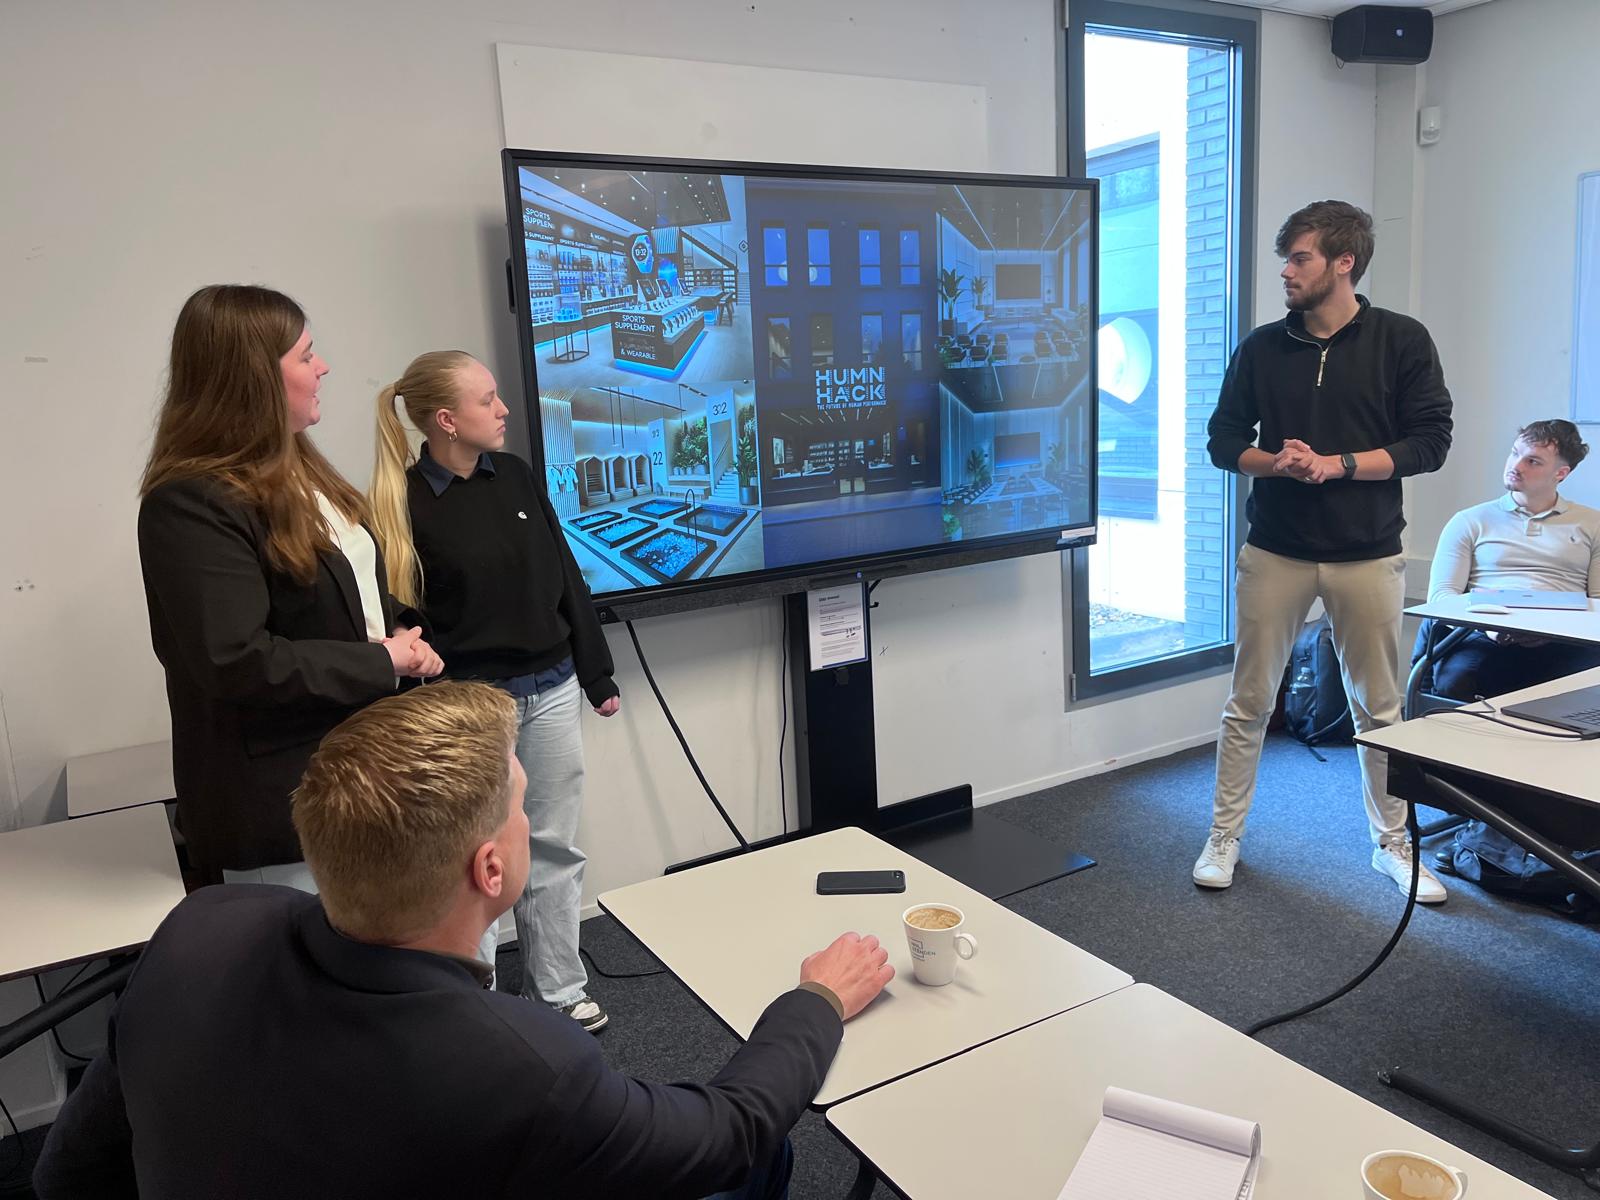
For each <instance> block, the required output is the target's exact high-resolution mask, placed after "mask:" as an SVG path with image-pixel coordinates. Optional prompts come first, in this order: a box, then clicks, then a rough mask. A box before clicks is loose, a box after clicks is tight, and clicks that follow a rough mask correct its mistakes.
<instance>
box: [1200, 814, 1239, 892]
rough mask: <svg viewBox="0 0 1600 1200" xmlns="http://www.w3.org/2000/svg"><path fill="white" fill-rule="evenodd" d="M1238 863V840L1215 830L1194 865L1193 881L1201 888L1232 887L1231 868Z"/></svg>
mask: <svg viewBox="0 0 1600 1200" xmlns="http://www.w3.org/2000/svg"><path fill="white" fill-rule="evenodd" d="M1238 861H1239V839H1238V838H1236V837H1229V836H1228V835H1227V834H1225V833H1218V832H1217V831H1216V830H1215V829H1213V830H1212V831H1211V836H1210V837H1208V838H1207V839H1206V848H1205V849H1204V850H1202V851H1200V857H1199V858H1197V859H1195V863H1194V881H1195V882H1196V883H1198V884H1199V885H1200V886H1201V887H1207V888H1225V887H1232V886H1233V867H1234V864H1235V863H1237V862H1238Z"/></svg>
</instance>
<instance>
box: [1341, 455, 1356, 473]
mask: <svg viewBox="0 0 1600 1200" xmlns="http://www.w3.org/2000/svg"><path fill="white" fill-rule="evenodd" d="M1339 461H1340V462H1342V463H1343V464H1344V477H1345V478H1346V479H1354V478H1355V476H1356V456H1355V455H1354V454H1341V455H1339Z"/></svg>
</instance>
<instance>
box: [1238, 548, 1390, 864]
mask: <svg viewBox="0 0 1600 1200" xmlns="http://www.w3.org/2000/svg"><path fill="white" fill-rule="evenodd" d="M1234 597H1235V606H1236V615H1237V625H1238V630H1237V635H1236V644H1235V649H1234V658H1233V687H1232V690H1231V691H1230V693H1229V695H1228V703H1227V704H1226V705H1225V706H1224V707H1223V710H1222V729H1221V732H1220V734H1219V735H1218V738H1217V787H1216V793H1215V796H1214V797H1213V800H1212V817H1211V822H1212V827H1213V829H1214V830H1216V831H1217V832H1219V833H1224V834H1227V835H1229V836H1231V837H1240V836H1242V835H1243V833H1244V825H1245V817H1246V816H1247V815H1248V813H1249V812H1250V802H1251V800H1252V799H1254V797H1255V790H1256V770H1257V768H1258V767H1259V766H1260V763H1261V741H1262V738H1263V737H1265V736H1266V731H1267V721H1268V719H1269V718H1270V717H1271V716H1272V709H1273V706H1274V704H1275V703H1276V701H1277V695H1278V686H1279V684H1280V682H1281V681H1282V679H1283V672H1284V668H1285V667H1286V666H1288V663H1289V654H1290V652H1291V650H1292V649H1293V647H1294V639H1295V638H1296V637H1297V636H1299V634H1300V631H1301V629H1302V628H1304V626H1305V620H1306V613H1307V612H1308V611H1309V610H1310V608H1311V601H1312V600H1313V599H1316V598H1319V597H1320V598H1321V600H1322V603H1323V607H1325V608H1326V609H1327V610H1328V618H1329V620H1330V621H1331V623H1332V625H1333V646H1334V650H1335V651H1336V652H1337V653H1338V656H1339V674H1340V676H1341V677H1342V678H1343V680H1344V690H1345V695H1346V696H1348V697H1349V698H1350V711H1351V713H1352V715H1353V716H1354V717H1355V725H1356V732H1358V733H1365V732H1366V731H1367V730H1369V729H1381V728H1382V727H1383V726H1385V725H1392V724H1393V723H1394V722H1396V721H1398V720H1399V719H1400V703H1401V698H1400V686H1399V675H1400V611H1401V609H1402V608H1403V607H1404V605H1405V556H1404V555H1400V554H1396V555H1394V556H1393V557H1392V558H1373V559H1368V560H1366V561H1365V562H1334V563H1318V562H1304V561H1302V560H1300V559H1295V558H1284V557H1283V556H1282V555H1278V554H1271V553H1269V552H1267V551H1265V550H1260V549H1257V548H1256V547H1255V546H1250V545H1246V546H1245V547H1244V549H1243V550H1241V551H1240V552H1239V559H1238V566H1237V575H1236V581H1235V585H1234ZM1357 757H1358V758H1359V760H1360V763H1361V791H1362V796H1363V798H1364V800H1365V801H1366V806H1367V823H1368V825H1369V826H1370V827H1371V832H1372V841H1373V843H1374V844H1375V845H1377V844H1381V843H1389V842H1394V841H1401V840H1403V839H1404V838H1405V821H1406V806H1405V802H1404V801H1403V800H1397V799H1395V798H1394V797H1393V796H1391V795H1389V789H1388V755H1386V754H1384V753H1383V752H1382V751H1378V750H1368V749H1366V748H1365V747H1360V748H1358V750H1357ZM1311 799H1313V800H1315V799H1317V798H1314V797H1313V798H1311Z"/></svg>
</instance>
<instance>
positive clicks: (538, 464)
mask: <svg viewBox="0 0 1600 1200" xmlns="http://www.w3.org/2000/svg"><path fill="white" fill-rule="evenodd" d="M500 162H501V171H502V178H503V181H504V185H505V199H506V230H507V235H508V238H509V241H510V244H511V257H510V278H509V279H508V281H507V282H508V286H509V288H510V292H511V301H512V308H513V311H514V312H515V314H516V322H517V356H518V360H519V362H518V367H519V371H520V374H521V377H522V397H523V414H524V420H525V421H526V428H527V430H528V446H529V453H530V455H531V462H532V466H533V468H534V473H535V475H536V476H537V477H538V479H539V480H540V482H541V484H542V482H543V479H544V437H543V429H542V423H541V421H540V416H539V406H538V404H537V402H536V401H537V397H538V373H537V368H536V365H535V355H534V335H533V324H532V322H531V321H530V320H529V319H528V313H527V311H526V305H525V303H524V302H523V298H525V297H526V295H527V278H528V261H527V246H526V243H525V241H524V233H523V225H522V183H521V180H520V179H519V177H518V174H517V172H518V169H519V168H520V167H523V166H536V165H542V164H561V165H565V166H572V167H576V168H596V169H608V168H609V169H618V168H620V169H624V170H626V169H630V168H632V169H637V170H644V171H668V172H670V171H679V172H688V173H699V174H707V175H711V174H733V175H762V176H768V177H774V178H804V179H838V180H847V181H854V182H863V181H869V182H870V181H874V180H878V181H883V182H886V183H902V182H917V183H953V184H962V183H966V184H974V185H986V186H1006V187H1032V188H1050V189H1052V190H1056V191H1060V190H1063V189H1075V190H1079V191H1084V192H1087V193H1088V196H1089V230H1090V252H1089V316H1090V328H1091V329H1098V328H1099V317H1100V181H1099V180H1098V179H1074V178H1070V177H1067V176H1057V175H1003V174H984V173H976V172H958V171H895V170H886V169H878V168H864V167H836V166H835V167H825V166H816V165H806V164H799V163H761V162H739V161H723V160H719V159H692V158H660V157H649V156H642V155H611V154H575V153H570V152H566V151H555V150H519V149H512V148H507V149H504V150H502V151H501V152H500ZM1099 365H1100V364H1099V347H1098V339H1097V338H1094V337H1091V338H1089V378H1090V379H1091V380H1098V378H1099ZM1089 430H1090V433H1089V437H1090V445H1091V446H1092V447H1094V448H1095V451H1094V452H1092V453H1091V457H1090V465H1091V469H1092V471H1093V477H1092V480H1091V487H1090V489H1089V518H1088V520H1087V522H1085V524H1084V525H1082V526H1075V527H1073V528H1074V534H1075V536H1072V537H1070V538H1066V537H1063V536H1062V532H1063V531H1056V530H1051V531H1038V530H1030V531H1024V532H1020V533H1008V534H994V535H990V536H988V537H983V538H974V539H971V540H963V541H960V542H940V543H938V544H936V545H927V546H918V547H910V548H907V549H905V550H896V551H890V552H885V553H880V554H873V555H854V556H849V555H847V556H844V557H841V558H838V559H828V560H825V561H818V562H814V563H794V564H789V565H786V566H782V567H764V568H762V569H761V570H759V571H744V572H740V573H739V574H736V575H717V576H712V577H708V578H705V579H696V580H691V581H689V582H686V583H680V584H655V585H651V586H646V587H639V588H632V589H629V590H626V591H614V592H601V593H598V594H596V596H595V600H596V603H597V604H599V605H601V606H602V611H606V610H609V609H610V608H611V606H613V605H616V606H624V607H626V606H629V605H637V604H651V605H652V606H653V605H655V604H656V602H658V601H662V602H666V603H667V604H668V605H669V606H670V607H671V608H674V609H678V608H690V607H697V606H698V605H700V604H703V605H707V606H709V605H713V604H721V603H728V602H732V601H736V600H739V599H743V598H745V597H746V596H749V595H753V594H759V593H769V594H770V593H771V592H773V591H774V590H777V591H800V590H804V585H805V584H806V583H808V582H809V583H816V582H819V581H824V580H829V579H838V578H851V577H853V578H871V577H873V576H876V575H880V574H883V573H892V574H897V575H898V574H907V573H911V572H914V571H936V570H940V569H943V568H945V567H949V566H953V565H956V564H957V563H972V562H982V561H987V560H991V559H1003V558H1015V557H1019V556H1020V555H1023V554H1042V553H1046V552H1048V551H1059V550H1065V549H1072V548H1075V547H1080V546H1087V545H1091V544H1093V542H1094V540H1095V531H1096V530H1097V529H1098V526H1099V520H1100V488H1099V463H1098V447H1099V444H1100V405H1099V393H1098V389H1097V388H1096V389H1095V392H1094V396H1093V399H1092V401H1091V403H1090V405H1089ZM1079 530H1082V531H1083V532H1081V533H1078V532H1077V531H1079ZM784 581H796V586H795V587H793V588H781V587H780V588H777V589H774V587H773V586H772V585H774V584H781V583H783V582H784Z"/></svg>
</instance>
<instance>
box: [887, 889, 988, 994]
mask: <svg viewBox="0 0 1600 1200" xmlns="http://www.w3.org/2000/svg"><path fill="white" fill-rule="evenodd" d="M923 909H932V910H933V911H935V912H942V913H947V914H949V915H950V916H953V917H955V923H954V924H952V925H950V926H949V927H948V928H946V929H924V928H922V927H921V926H920V925H913V924H912V923H911V914H912V913H914V912H921V911H922V910H923ZM900 920H901V922H902V923H903V924H904V925H905V927H906V942H907V943H908V944H909V945H910V947H911V970H912V973H913V974H914V975H915V976H916V978H917V982H918V983H925V984H927V985H929V986H930V987H943V986H944V985H945V984H947V983H949V982H950V981H951V980H952V979H954V978H955V977H956V962H957V960H958V958H971V957H972V956H973V955H974V954H976V953H977V952H978V939H977V938H975V937H973V936H972V935H971V934H970V933H968V932H966V931H965V930H964V929H963V928H962V926H963V925H964V924H965V923H966V920H967V918H966V914H965V913H963V912H962V911H961V910H960V909H959V908H957V907H956V906H955V905H954V904H913V905H912V906H911V907H910V908H908V909H906V910H905V912H903V913H901V914H900Z"/></svg>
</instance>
